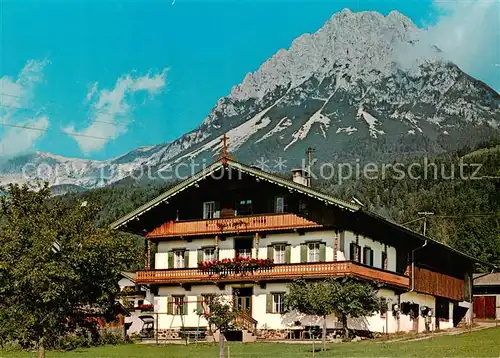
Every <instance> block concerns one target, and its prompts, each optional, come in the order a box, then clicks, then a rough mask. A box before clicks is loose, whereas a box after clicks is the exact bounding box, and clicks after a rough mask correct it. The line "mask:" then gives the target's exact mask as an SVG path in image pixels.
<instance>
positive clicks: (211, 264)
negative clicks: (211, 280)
mask: <svg viewBox="0 0 500 358" xmlns="http://www.w3.org/2000/svg"><path fill="white" fill-rule="evenodd" d="M273 265H274V261H273V259H254V258H251V257H242V256H237V257H235V258H233V259H229V258H225V259H222V260H215V261H202V262H200V263H199V264H198V269H199V270H200V271H202V272H205V273H209V274H219V275H227V274H232V273H243V272H254V271H262V270H269V269H270V268H271V267H273Z"/></svg>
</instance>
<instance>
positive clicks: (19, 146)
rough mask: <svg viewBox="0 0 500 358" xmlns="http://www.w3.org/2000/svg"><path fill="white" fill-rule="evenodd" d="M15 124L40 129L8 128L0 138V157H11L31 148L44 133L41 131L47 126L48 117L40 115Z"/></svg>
mask: <svg viewBox="0 0 500 358" xmlns="http://www.w3.org/2000/svg"><path fill="white" fill-rule="evenodd" d="M16 125H18V126H20V127H22V126H26V127H30V128H38V129H40V130H28V129H23V128H11V127H10V128H8V129H7V130H6V131H5V132H4V135H3V136H2V139H0V151H1V157H6V158H11V157H14V156H16V155H17V154H20V153H24V152H26V151H28V150H30V149H32V148H33V144H34V143H35V142H36V141H37V140H38V139H39V138H40V137H41V136H42V135H43V134H44V132H43V131H45V130H47V129H48V128H49V119H48V117H47V116H40V117H36V118H31V119H28V120H26V121H23V122H18V123H16Z"/></svg>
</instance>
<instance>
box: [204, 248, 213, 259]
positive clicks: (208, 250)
mask: <svg viewBox="0 0 500 358" xmlns="http://www.w3.org/2000/svg"><path fill="white" fill-rule="evenodd" d="M214 260H215V248H214V247H207V248H206V249H203V261H214Z"/></svg>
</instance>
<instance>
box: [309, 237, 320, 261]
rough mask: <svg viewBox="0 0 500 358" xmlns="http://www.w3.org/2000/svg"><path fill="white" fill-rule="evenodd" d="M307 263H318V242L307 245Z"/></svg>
mask: <svg viewBox="0 0 500 358" xmlns="http://www.w3.org/2000/svg"><path fill="white" fill-rule="evenodd" d="M307 262H319V242H313V243H310V244H308V245H307Z"/></svg>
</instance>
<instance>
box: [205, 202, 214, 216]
mask: <svg viewBox="0 0 500 358" xmlns="http://www.w3.org/2000/svg"><path fill="white" fill-rule="evenodd" d="M214 216H215V201H207V202H204V203H203V219H213V218H214Z"/></svg>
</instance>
